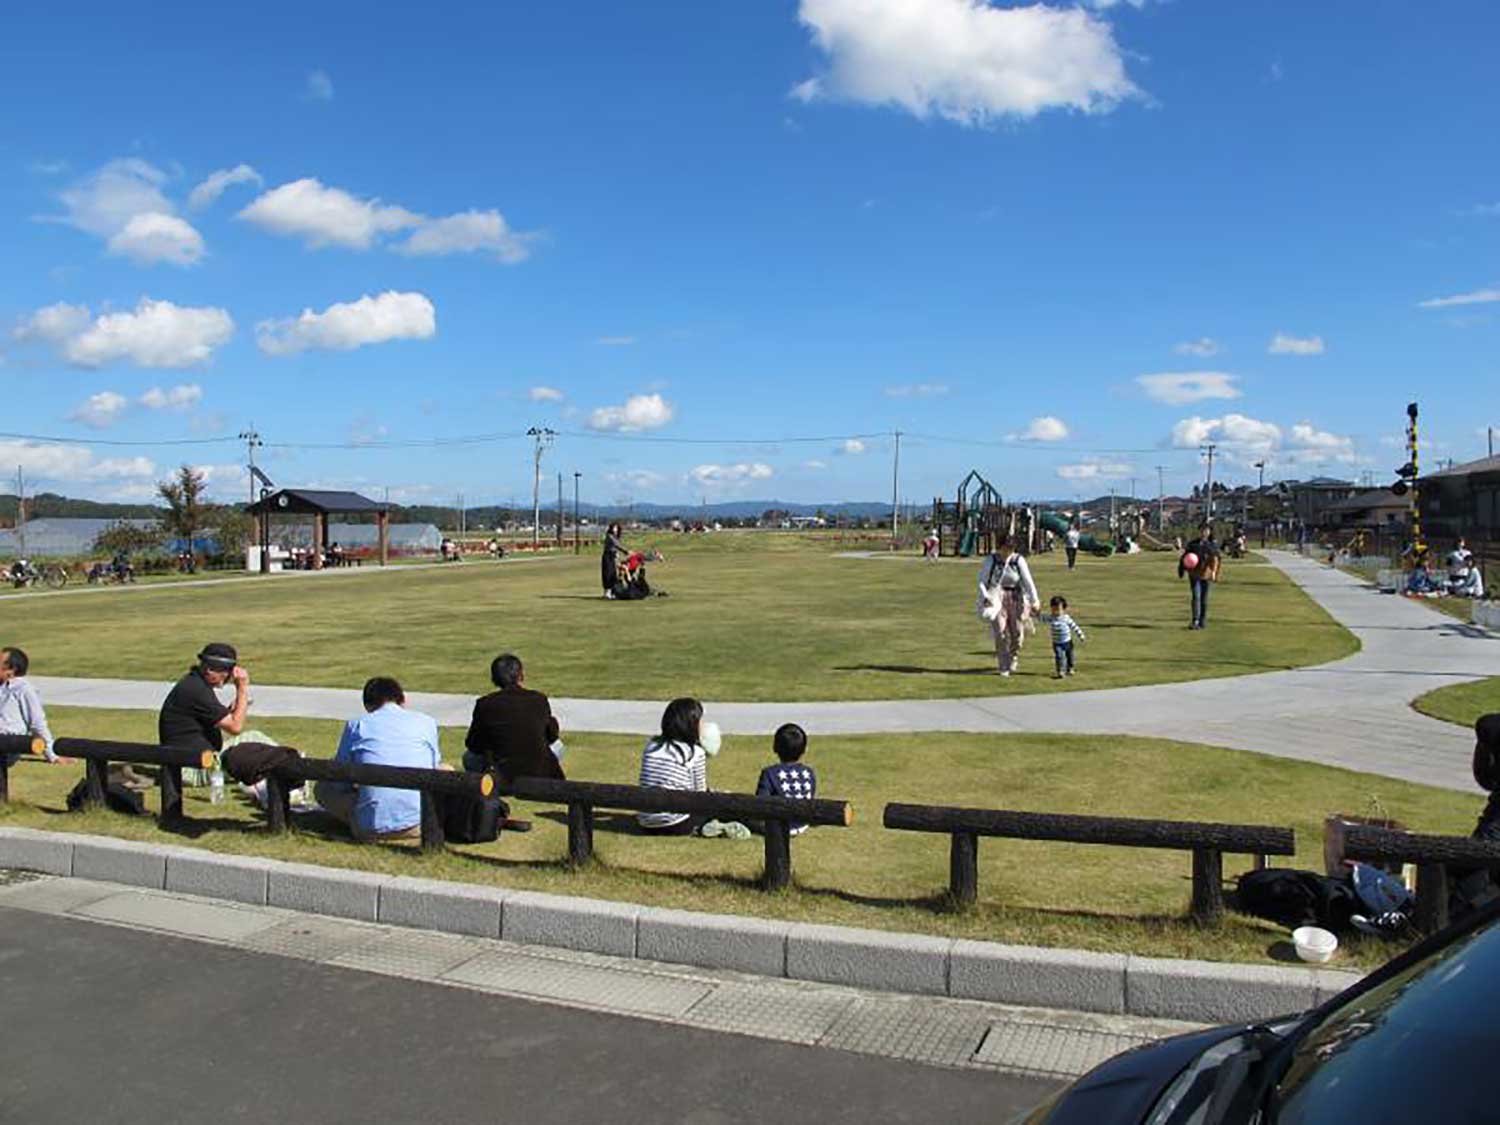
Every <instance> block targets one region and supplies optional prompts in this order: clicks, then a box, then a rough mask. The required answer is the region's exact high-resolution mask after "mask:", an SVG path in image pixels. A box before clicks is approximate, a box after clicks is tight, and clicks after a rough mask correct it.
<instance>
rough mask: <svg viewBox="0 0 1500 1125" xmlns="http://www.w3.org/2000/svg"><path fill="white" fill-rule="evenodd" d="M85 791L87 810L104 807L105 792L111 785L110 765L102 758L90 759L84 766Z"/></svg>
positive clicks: (84, 799) (84, 801)
mask: <svg viewBox="0 0 1500 1125" xmlns="http://www.w3.org/2000/svg"><path fill="white" fill-rule="evenodd" d="M83 780H84V782H85V783H86V784H85V785H84V790H83V804H84V807H85V808H100V807H102V806H103V805H104V790H105V789H106V788H107V787H108V785H109V763H108V762H106V761H104V760H103V759H101V758H89V759H88V760H87V761H85V762H84V764H83Z"/></svg>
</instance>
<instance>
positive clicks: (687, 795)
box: [501, 777, 854, 891]
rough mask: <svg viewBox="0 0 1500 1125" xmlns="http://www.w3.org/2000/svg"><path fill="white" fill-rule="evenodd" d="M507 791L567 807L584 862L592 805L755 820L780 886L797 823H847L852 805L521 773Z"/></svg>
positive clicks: (773, 884)
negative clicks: (606, 782)
mask: <svg viewBox="0 0 1500 1125" xmlns="http://www.w3.org/2000/svg"><path fill="white" fill-rule="evenodd" d="M501 791H502V792H503V793H504V794H505V795H506V796H513V797H518V798H520V799H521V800H524V801H536V802H539V803H542V804H556V805H566V806H567V807H568V859H569V861H570V862H572V863H575V864H580V863H586V862H588V860H589V859H590V858H591V857H592V856H593V854H594V810H595V809H601V808H602V809H617V810H621V811H625V812H637V813H655V812H664V813H686V814H688V815H690V816H692V815H699V816H709V817H714V818H717V819H724V820H741V821H744V820H754V821H760V822H762V823H763V825H764V835H765V850H766V869H765V874H764V876H763V877H762V880H761V885H762V886H763V887H764V888H765V889H766V890H771V891H775V890H781V889H782V888H784V887H786V886H787V885H788V884H790V883H791V881H792V833H791V826H792V825H793V824H821V825H830V826H834V827H839V828H845V827H848V825H849V824H851V823H852V822H853V820H854V810H853V809H851V808H850V807H849V803H848V802H847V801H828V800H823V799H820V798H819V799H812V800H805V799H801V798H794V797H755V796H751V795H749V794H745V793H693V792H685V791H683V790H679V789H656V788H647V787H645V786H640V785H606V784H602V783H599V782H593V781H557V780H554V779H552V778H541V777H522V778H516V779H514V780H513V781H511V782H509V783H506V784H504V785H503V786H502V789H501Z"/></svg>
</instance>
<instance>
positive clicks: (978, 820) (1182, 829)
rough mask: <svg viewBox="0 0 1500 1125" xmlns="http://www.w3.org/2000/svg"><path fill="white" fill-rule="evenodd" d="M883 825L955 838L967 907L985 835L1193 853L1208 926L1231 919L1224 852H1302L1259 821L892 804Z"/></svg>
mask: <svg viewBox="0 0 1500 1125" xmlns="http://www.w3.org/2000/svg"><path fill="white" fill-rule="evenodd" d="M884 824H885V827H887V828H892V829H897V830H899V831H905V832H940V833H945V834H947V835H948V836H950V837H951V838H952V839H951V844H950V852H949V867H948V889H949V892H950V893H951V895H952V896H953V899H954V901H955V902H958V903H961V904H968V903H972V902H974V901H975V899H977V898H978V896H979V837H981V836H1000V837H1004V838H1006V839H1011V840H1053V841H1059V842H1062V843H1068V844H1109V845H1112V846H1114V847H1125V848H1170V849H1173V850H1177V851H1188V852H1192V853H1193V898H1192V910H1191V912H1192V916H1193V918H1194V919H1195V920H1197V921H1198V922H1200V923H1204V924H1213V923H1216V922H1218V921H1219V919H1220V918H1222V917H1223V914H1224V853H1225V852H1229V853H1231V854H1243V855H1253V856H1267V855H1292V854H1294V853H1295V852H1296V850H1297V849H1296V839H1295V834H1294V833H1293V831H1292V830H1291V829H1290V828H1273V827H1268V826H1264V825H1257V824H1211V823H1203V822H1199V821H1178V820H1136V819H1127V818H1123V817H1108V816H1071V815H1061V814H1056V813H1034V812H1012V811H1007V810H1003V809H965V808H954V807H951V806H946V805H903V804H889V805H886V807H885V817H884Z"/></svg>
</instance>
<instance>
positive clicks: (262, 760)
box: [219, 742, 297, 785]
mask: <svg viewBox="0 0 1500 1125" xmlns="http://www.w3.org/2000/svg"><path fill="white" fill-rule="evenodd" d="M295 757H297V751H296V750H293V749H292V748H291V747H290V746H273V745H271V744H269V743H265V742H241V743H240V744H239V745H237V746H231V747H230V748H229V749H228V750H225V751H224V752H223V753H222V754H220V755H219V765H220V766H222V767H223V769H224V772H225V773H227V774H228V775H229V776H230V777H232V778H234V779H235V780H236V781H238V782H240V783H241V784H242V785H254V784H255V783H256V782H258V781H261V780H263V779H264V778H265V776H266V774H268V773H271V772H272V771H273V770H275V769H276V767H277V766H280V765H283V764H285V763H286V762H289V761H291V760H292V759H293V758H295Z"/></svg>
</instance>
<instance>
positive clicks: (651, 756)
mask: <svg viewBox="0 0 1500 1125" xmlns="http://www.w3.org/2000/svg"><path fill="white" fill-rule="evenodd" d="M702 724H703V704H701V703H699V702H698V701H697V700H696V699H688V698H683V699H674V700H672V702H671V703H668V704H667V709H666V710H665V711H663V712H662V716H661V733H660V734H658V735H656V736H654V737H653V738H651V739H650V740H649V741H647V743H646V748H645V750H644V751H643V752H642V754H641V785H642V786H644V787H645V788H647V789H676V790H680V791H682V792H684V793H706V792H708V755H707V754H705V753H704V750H703V741H702V731H701V727H702ZM636 823H637V824H639V825H640V829H641V831H642V832H644V833H646V834H647V835H648V836H692V835H694V834H695V833H696V834H698V835H702V836H728V837H730V838H731V839H743V838H745V837H748V836H749V835H750V829H748V828H746V827H745V826H744V825H743V824H740V823H739V822H737V821H729V822H728V823H724V822H721V821H717V820H712V819H710V818H709V817H708V816H707V815H706V814H703V813H691V814H690V813H677V812H646V813H638V814H636Z"/></svg>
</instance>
